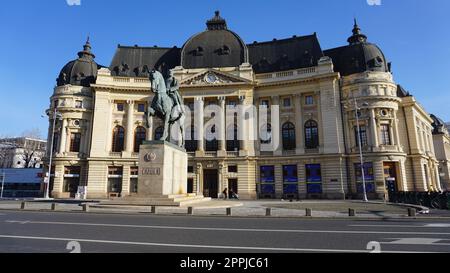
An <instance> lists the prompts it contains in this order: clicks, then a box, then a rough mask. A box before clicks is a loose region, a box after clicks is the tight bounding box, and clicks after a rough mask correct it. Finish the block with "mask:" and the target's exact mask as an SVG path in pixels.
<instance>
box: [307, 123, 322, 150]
mask: <svg viewBox="0 0 450 273" xmlns="http://www.w3.org/2000/svg"><path fill="white" fill-rule="evenodd" d="M318 146H319V129H318V126H317V122H315V121H314V120H308V121H307V122H306V123H305V147H306V148H307V149H316V148H317V147H318Z"/></svg>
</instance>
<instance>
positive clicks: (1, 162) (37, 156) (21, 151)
mask: <svg viewBox="0 0 450 273" xmlns="http://www.w3.org/2000/svg"><path fill="white" fill-rule="evenodd" d="M40 138H41V132H40V130H39V129H38V128H34V129H31V130H28V131H25V132H23V133H22V137H19V138H17V137H16V138H11V137H4V138H0V166H3V167H7V168H10V167H12V165H13V164H12V161H13V160H19V161H20V162H22V163H23V167H24V168H35V167H36V165H37V164H38V163H40V160H41V158H42V156H44V153H45V144H43V143H42V142H40V141H36V140H39V139H40Z"/></svg>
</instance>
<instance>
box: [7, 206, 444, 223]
mask: <svg viewBox="0 0 450 273" xmlns="http://www.w3.org/2000/svg"><path fill="white" fill-rule="evenodd" d="M0 211H15V212H39V213H76V214H91V215H95V214H97V215H108V214H109V215H130V216H143V215H147V216H163V217H174V216H178V217H180V216H184V217H201V218H206V217H215V218H236V219H242V218H247V219H248V218H251V219H290V220H295V219H299V220H324V221H326V220H342V221H344V220H347V221H348V220H358V221H392V220H394V221H395V220H450V217H445V216H443V217H433V216H431V217H420V216H416V217H408V216H406V215H405V216H392V217H391V216H386V217H360V216H354V217H341V216H337V217H334V216H332V217H317V216H302V215H298V216H276V215H275V216H265V215H234V214H233V215H228V216H227V215H226V213H224V214H208V215H198V214H194V215H189V214H187V213H158V214H152V213H151V212H150V211H149V212H132V211H131V212H130V211H126V212H125V211H124V212H118V211H108V212H100V211H89V212H84V211H81V210H80V211H73V210H71V211H69V210H56V211H53V210H51V209H36V210H33V209H31V210H30V209H28V210H21V209H5V208H0Z"/></svg>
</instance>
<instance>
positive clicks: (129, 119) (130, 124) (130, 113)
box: [125, 100, 134, 153]
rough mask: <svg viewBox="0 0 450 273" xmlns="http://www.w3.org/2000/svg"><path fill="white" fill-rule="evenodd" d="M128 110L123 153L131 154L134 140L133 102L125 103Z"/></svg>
mask: <svg viewBox="0 0 450 273" xmlns="http://www.w3.org/2000/svg"><path fill="white" fill-rule="evenodd" d="M127 103H128V108H127V136H126V145H125V151H126V152H127V153H132V152H133V142H134V141H133V140H134V137H133V136H134V130H133V120H134V117H133V115H134V101H132V100H129V101H127Z"/></svg>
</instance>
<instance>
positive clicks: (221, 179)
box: [218, 163, 225, 194]
mask: <svg viewBox="0 0 450 273" xmlns="http://www.w3.org/2000/svg"><path fill="white" fill-rule="evenodd" d="M224 172H225V167H224V164H223V163H219V190H218V193H219V194H220V193H221V192H223V190H224V182H225V174H224Z"/></svg>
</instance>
